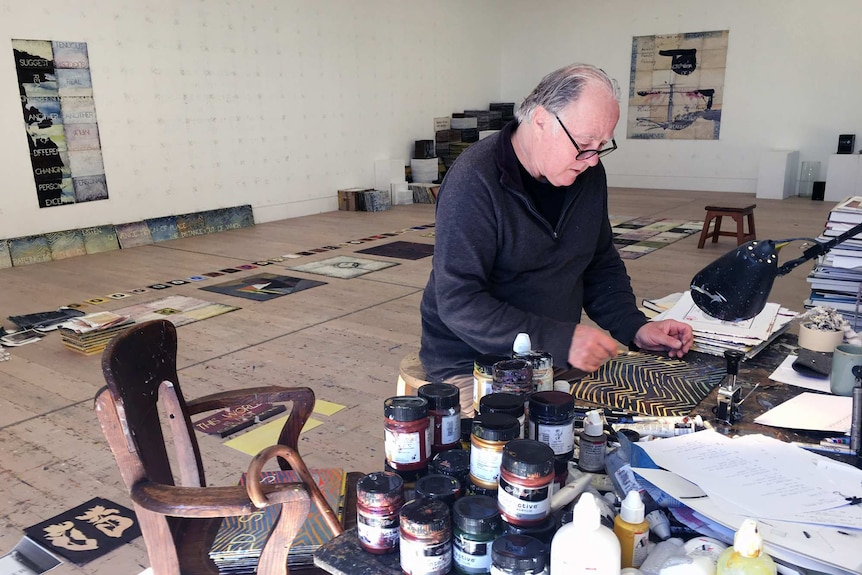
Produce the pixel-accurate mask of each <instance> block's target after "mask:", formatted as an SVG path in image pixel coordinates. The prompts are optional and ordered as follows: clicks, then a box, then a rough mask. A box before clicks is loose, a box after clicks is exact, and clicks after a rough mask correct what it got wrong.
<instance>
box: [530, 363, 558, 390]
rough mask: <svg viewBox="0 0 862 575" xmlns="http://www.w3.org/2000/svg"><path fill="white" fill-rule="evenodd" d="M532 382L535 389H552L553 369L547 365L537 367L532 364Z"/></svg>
mask: <svg viewBox="0 0 862 575" xmlns="http://www.w3.org/2000/svg"><path fill="white" fill-rule="evenodd" d="M533 383H534V384H535V385H536V391H554V369H553V368H549V367H544V368H539V369H537V368H536V366H535V365H534V366H533Z"/></svg>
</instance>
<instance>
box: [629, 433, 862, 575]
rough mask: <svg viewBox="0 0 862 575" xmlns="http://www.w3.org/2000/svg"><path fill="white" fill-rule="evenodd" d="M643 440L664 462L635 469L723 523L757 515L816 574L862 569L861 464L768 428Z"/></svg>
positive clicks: (783, 550) (783, 555) (773, 548)
mask: <svg viewBox="0 0 862 575" xmlns="http://www.w3.org/2000/svg"><path fill="white" fill-rule="evenodd" d="M636 445H637V448H638V449H639V450H643V452H645V453H646V454H647V455H648V456H649V458H650V459H651V460H652V463H654V464H656V465H657V466H658V467H660V468H661V469H650V468H646V467H647V466H643V467H638V468H635V469H634V471H635V473H637V474H638V475H640V476H641V477H643V478H644V479H646V480H647V481H649V482H650V483H652V484H653V485H655V486H656V487H658V488H659V489H661V490H663V491H664V492H666V493H667V494H669V495H671V496H673V497H676V498H677V499H679V500H680V501H682V502H683V503H684V504H685V505H686V506H688V507H689V508H691V509H693V510H694V512H695V513H696V515H697V516H698V517H700V518H702V519H704V520H705V521H707V522H710V523H711V524H713V525H715V526H716V527H717V528H718V529H721V528H725V529H732V530H736V529H739V526H740V525H741V523H742V521H743V520H744V519H746V518H749V517H750V518H753V519H756V520H757V522H758V528H759V532H760V534H761V536H762V537H763V540H764V543H765V550H766V552H767V553H768V554H769V555H771V556H772V557H773V558H774V559H777V560H779V561H781V562H782V563H789V564H790V565H793V566H796V567H800V568H802V569H806V570H811V571H816V572H817V573H828V574H830V575H848V574H851V573H862V553H860V552H859V543H858V542H859V541H860V538H862V506H860V505H858V504H854V500H853V497H858V496H859V495H860V485H862V471H860V470H859V469H856V468H854V467H851V466H849V465H846V464H843V463H840V462H838V461H833V460H831V459H827V458H825V457H823V456H820V455H817V454H814V453H810V452H808V451H806V450H804V449H800V448H798V447H796V446H794V445H791V444H789V443H784V442H782V441H779V440H777V439H774V438H770V437H765V436H762V435H746V436H743V437H737V438H735V439H730V438H728V437H726V436H724V435H721V434H719V433H717V432H715V431H709V430H707V431H700V432H698V433H690V434H687V435H681V436H678V437H672V438H668V439H662V440H660V441H650V442H646V443H638V444H636ZM782 572H784V571H782ZM791 572H793V571H791ZM796 572H798V571H796ZM804 572H808V571H804Z"/></svg>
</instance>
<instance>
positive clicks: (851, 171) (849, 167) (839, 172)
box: [823, 154, 862, 202]
mask: <svg viewBox="0 0 862 575" xmlns="http://www.w3.org/2000/svg"><path fill="white" fill-rule="evenodd" d="M858 195H862V160H860V157H859V154H832V155H831V156H829V167H828V168H827V172H826V193H825V195H824V198H823V199H825V200H826V201H830V202H837V201H840V200H843V199H844V198H846V197H847V196H858Z"/></svg>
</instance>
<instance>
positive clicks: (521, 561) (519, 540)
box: [491, 535, 548, 573]
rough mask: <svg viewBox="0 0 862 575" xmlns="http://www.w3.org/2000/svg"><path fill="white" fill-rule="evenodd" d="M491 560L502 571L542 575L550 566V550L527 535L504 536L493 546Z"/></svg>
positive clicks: (497, 539)
mask: <svg viewBox="0 0 862 575" xmlns="http://www.w3.org/2000/svg"><path fill="white" fill-rule="evenodd" d="M491 558H492V560H493V562H494V563H493V565H494V567H498V568H499V569H500V570H501V571H504V570H505V571H508V572H510V573H511V572H520V573H542V572H543V571H544V570H545V567H546V566H547V564H548V548H547V546H546V545H545V544H544V543H542V542H541V541H539V540H538V539H535V538H533V537H529V536H527V535H502V536H500V537H497V538H496V539H495V540H494V543H493V544H492V545H491Z"/></svg>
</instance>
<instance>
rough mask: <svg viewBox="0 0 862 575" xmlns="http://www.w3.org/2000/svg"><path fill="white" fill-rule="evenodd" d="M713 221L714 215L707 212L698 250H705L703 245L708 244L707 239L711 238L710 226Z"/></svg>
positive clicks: (698, 242)
mask: <svg viewBox="0 0 862 575" xmlns="http://www.w3.org/2000/svg"><path fill="white" fill-rule="evenodd" d="M711 221H712V214H711V213H710V212H707V214H706V219H705V220H704V221H703V229H702V230H700V239H699V240H698V241H697V249H703V244H704V243H706V238H708V237H709V235H710V234H709V224H710V222H711Z"/></svg>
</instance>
